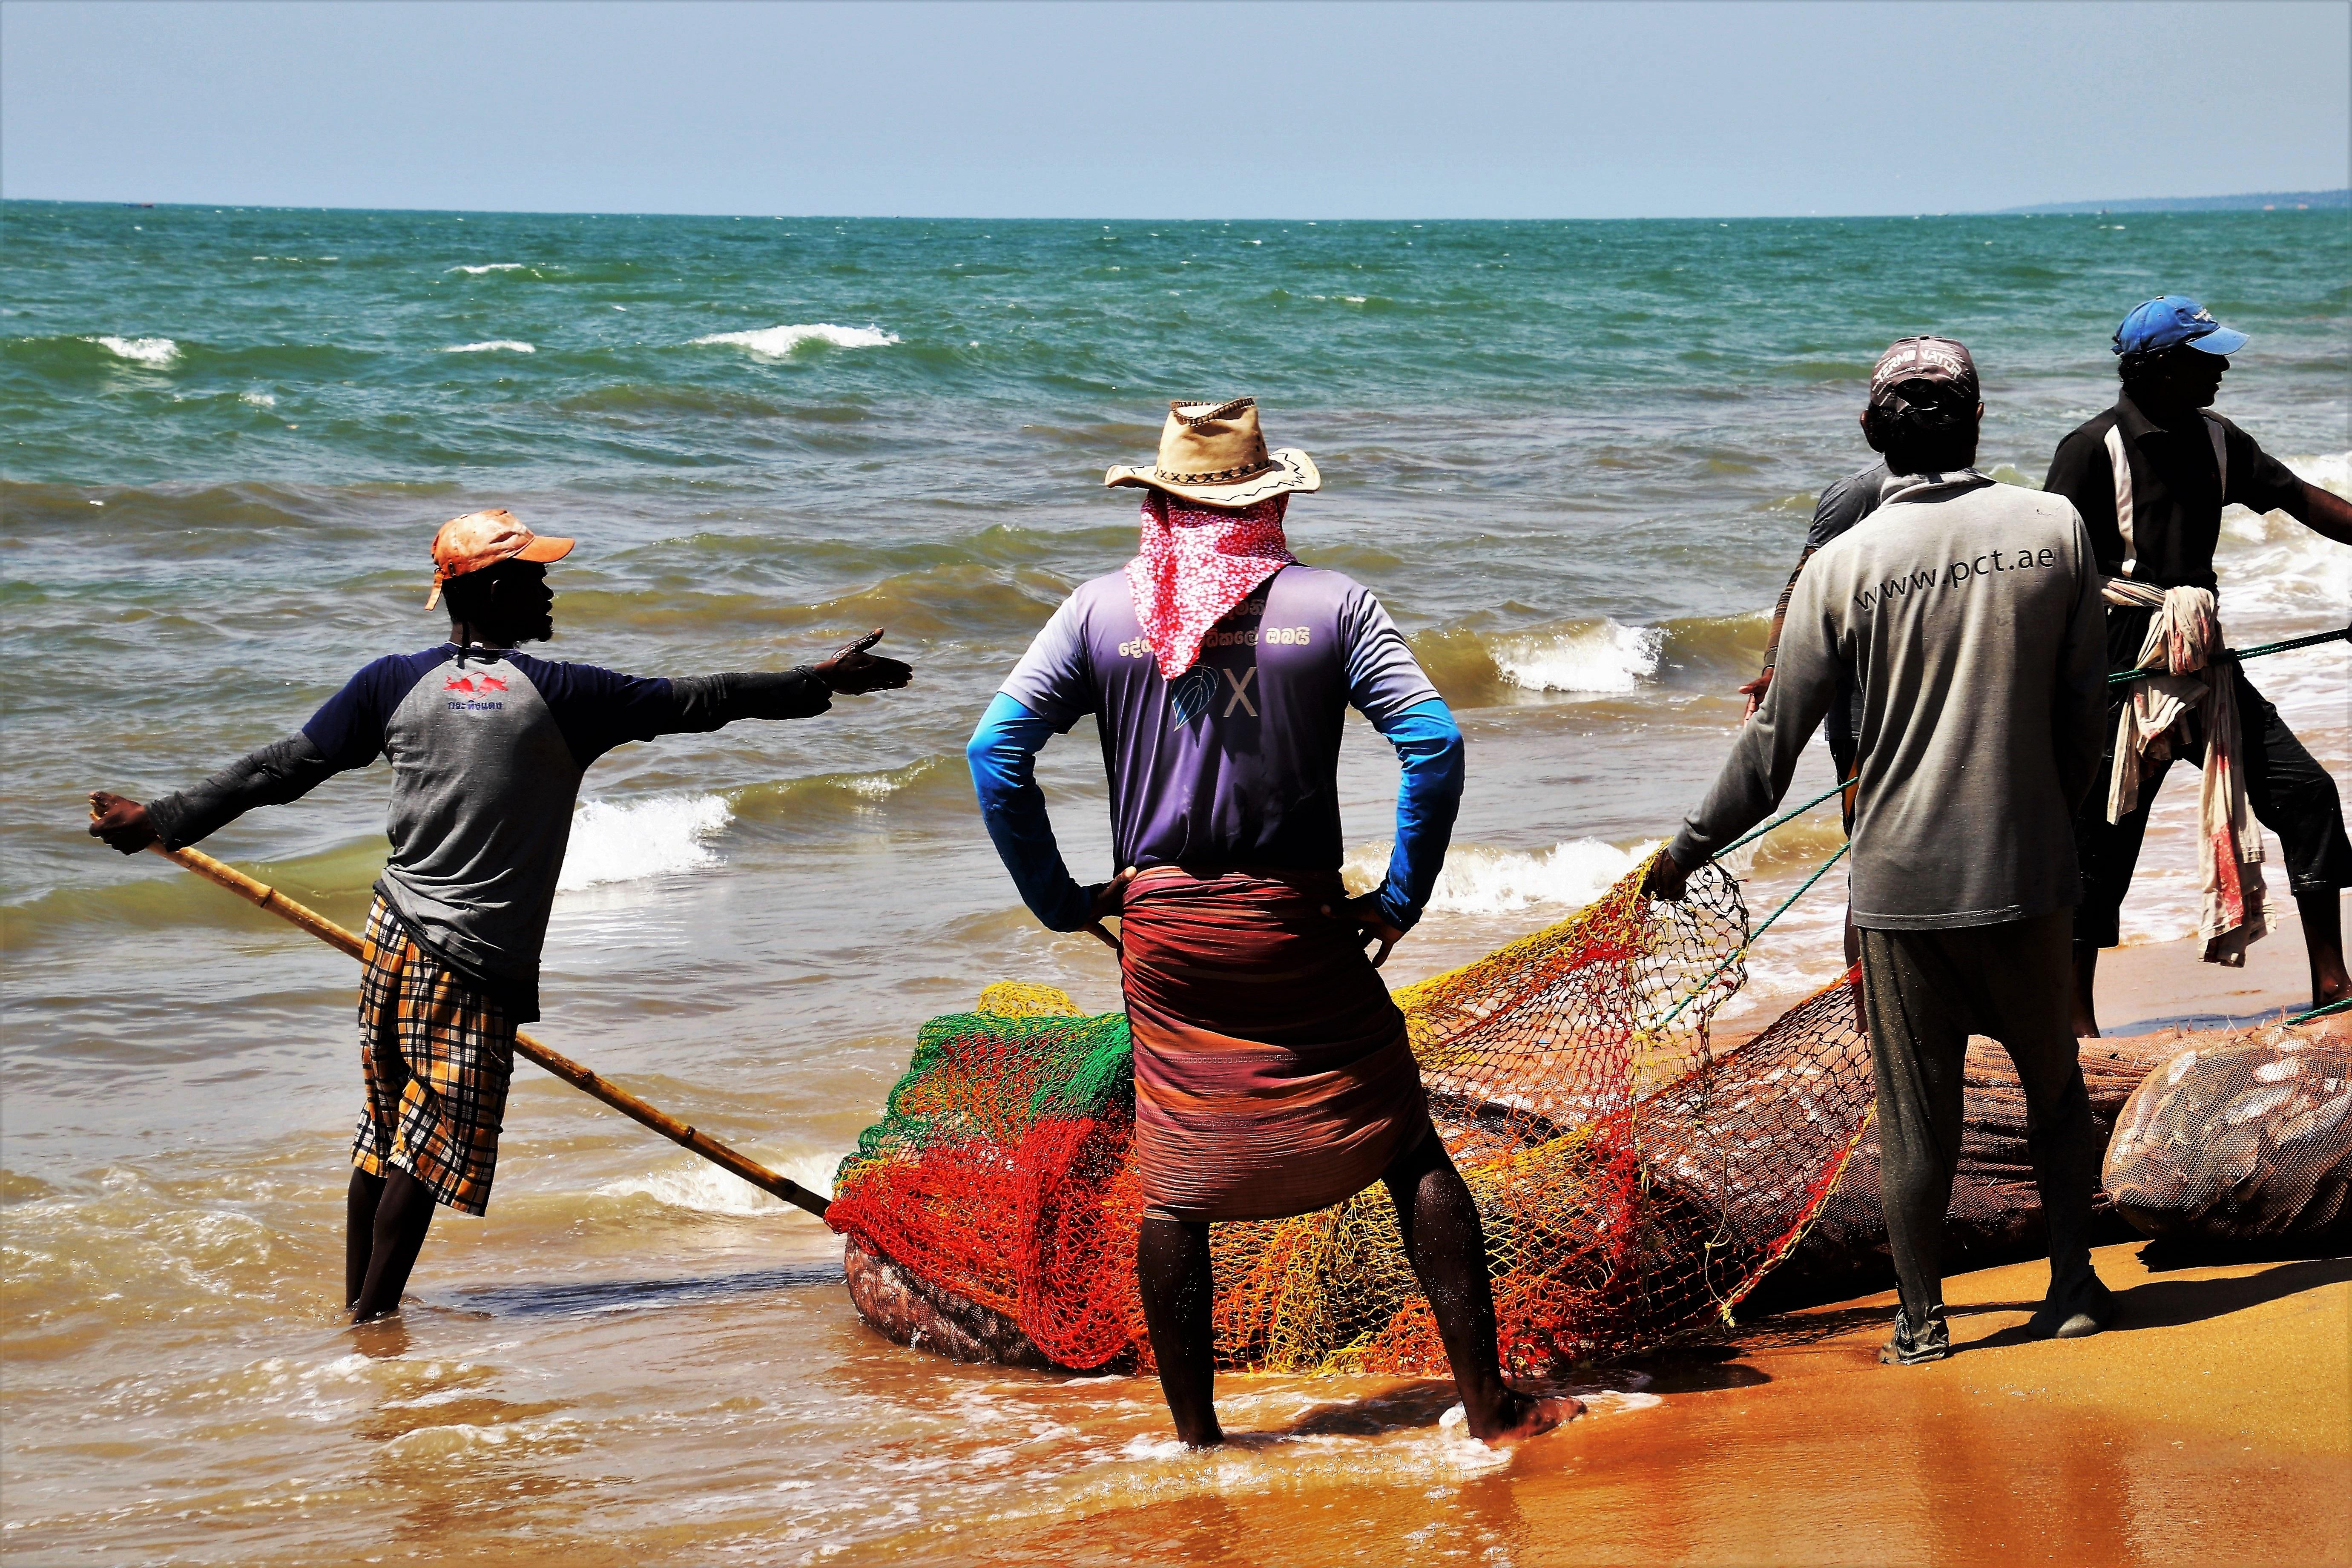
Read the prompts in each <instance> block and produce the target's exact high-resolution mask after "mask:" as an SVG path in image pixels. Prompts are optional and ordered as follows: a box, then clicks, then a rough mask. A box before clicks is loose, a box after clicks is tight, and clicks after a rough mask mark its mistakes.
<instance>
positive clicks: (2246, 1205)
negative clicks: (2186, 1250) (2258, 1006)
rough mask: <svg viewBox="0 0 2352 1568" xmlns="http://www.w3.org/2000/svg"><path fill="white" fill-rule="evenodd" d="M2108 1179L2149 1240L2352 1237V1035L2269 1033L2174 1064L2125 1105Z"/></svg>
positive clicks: (2331, 1030)
mask: <svg viewBox="0 0 2352 1568" xmlns="http://www.w3.org/2000/svg"><path fill="white" fill-rule="evenodd" d="M2105 1177H2106V1190H2107V1195H2108V1196H2109V1197H2111V1198H2112V1199H2113V1200H2114V1201H2115V1205H2116V1208H2118V1209H2120V1210H2121V1211H2122V1212H2123V1215H2124V1217H2125V1218H2126V1219H2128V1220H2130V1221H2131V1223H2132V1224H2133V1225H2134V1226H2137V1227H2138V1228H2139V1229H2140V1230H2142V1231H2143V1232H2145V1233H2147V1235H2149V1236H2154V1237H2197V1238H2200V1239H2204V1240H2216V1241H2254V1240H2266V1239H2271V1238H2274V1237H2319V1236H2335V1235H2344V1234H2352V1028H2346V1027H2345V1026H2341V1025H2336V1026H2333V1027H2314V1028H2309V1029H2294V1028H2287V1027H2284V1026H2272V1027H2270V1028H2268V1029H2264V1030H2262V1031H2259V1032H2257V1033H2255V1034H2252V1035H2248V1036H2242V1037H2239V1038H2237V1039H2233V1040H2228V1041H2224V1042H2222V1043H2221V1044H2219V1045H2211V1046H2199V1047H2191V1048H2189V1049H2188V1050H2185V1051H2182V1052H2180V1053H2179V1054H2178V1055H2176V1056H2174V1057H2173V1058H2170V1059H2169V1060H2168V1061H2166V1062H2165V1063H2164V1064H2163V1065H2161V1066H2160V1067H2158V1068H2157V1069H2156V1070H2155V1071H2154V1072H2151V1073H2149V1074H2148V1075H2147V1080H2146V1081H2145V1082H2143V1083H2142V1084H2141V1085H2140V1086H2139V1088H2138V1089H2135V1090H2134V1091H2133V1093H2132V1097H2131V1099H2130V1100H2128V1101H2126V1103H2125V1105H2124V1110H2123V1114H2122V1116H2120V1117H2119V1118H2117V1120H2116V1136H2115V1140H2114V1142H2111V1143H2109V1144H2108V1145H2107V1158H2106V1171H2105Z"/></svg>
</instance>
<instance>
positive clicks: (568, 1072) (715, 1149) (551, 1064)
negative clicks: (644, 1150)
mask: <svg viewBox="0 0 2352 1568" xmlns="http://www.w3.org/2000/svg"><path fill="white" fill-rule="evenodd" d="M148 847H149V848H150V849H152V850H153V851H155V853H156V854H158V855H161V856H162V857H163V858H164V859H166V860H170V861H173V862H174V863H176V864H177V865H179V866H181V867H182V868H184V869H187V870H190V871H194V873H195V874H196V875H197V876H199V877H202V878H204V879H205V880H206V881H208V882H216V883H218V884H219V885H220V886H222V887H224V888H226V889H228V890H229V891H230V892H232V893H235V894H236V896H237V897H238V898H241V899H243V900H246V901H247V902H248V903H251V904H254V905H256V906H257V907H259V908H261V909H265V910H268V911H269V912H270V913H271V914H273V915H276V916H278V919H280V920H283V921H287V922H288V923H289V924H292V925H298V926H299V927H301V928H302V929H303V930H304V931H309V932H310V934H311V935H312V936H315V937H317V938H318V939H319V940H320V942H325V943H326V944H327V945H328V946H329V947H331V948H336V949H339V950H341V952H347V953H349V954H351V955H352V957H353V958H357V957H359V956H360V949H361V946H362V943H361V942H360V939H359V938H358V937H356V936H354V935H352V933H351V932H350V931H345V930H344V929H343V928H342V927H341V926H339V925H337V924H336V923H335V922H334V921H331V920H329V919H328V918H327V917H326V916H324V915H322V914H320V912H319V911H318V910H313V909H310V908H308V907H307V906H305V905H302V904H299V903H297V902H295V901H294V900H292V899H289V898H288V897H287V896H286V895H285V894H283V893H281V892H279V891H278V889H275V888H273V887H270V886H268V884H267V883H263V882H258V881H256V880H255V879H253V878H251V877H248V876H247V875H246V874H245V873H244V872H242V871H240V870H238V869H237V868H236V867H234V866H228V865H224V864H222V863H221V862H220V861H218V860H215V859H214V858H212V857H211V856H209V855H206V854H205V853H204V852H203V851H201V850H197V849H166V848H164V847H163V846H162V845H161V844H151V845H149V846H148ZM514 1044H515V1049H516V1051H518V1052H519V1053H520V1054H521V1055H523V1056H525V1057H528V1058H530V1060H532V1061H534V1062H537V1063H538V1064H539V1065H540V1066H541V1067H543V1068H546V1069H547V1070H548V1071H549V1072H551V1073H553V1074H554V1075H555V1076H556V1077H558V1078H560V1079H562V1080H563V1081H564V1082H566V1083H568V1084H570V1085H571V1086H572V1088H574V1089H580V1090H582V1091H583V1092H584V1093H587V1094H592V1095H594V1096H595V1097H596V1098H597V1099H598V1100H603V1101H604V1103H605V1104H607V1105H609V1106H611V1107H612V1108H613V1109H614V1110H617V1111H619V1112H620V1113H621V1114H622V1115H624V1116H625V1117H628V1118H629V1119H630V1120H631V1121H637V1122H641V1123H643V1124H644V1125H645V1126H647V1127H650V1128H652V1129H653V1130H654V1131H656V1132H658V1133H660V1134H661V1135H662V1136H663V1137H665V1138H667V1139H668V1140H669V1141H670V1142H673V1143H677V1144H679V1145H681V1146H682V1147H684V1148H688V1149H691V1150H692V1151H694V1152H696V1153H698V1154H699V1155H701V1156H702V1157H703V1158H704V1159H706V1160H708V1161H709V1162H710V1163H712V1164H714V1165H716V1166H718V1167H719V1169H721V1170H723V1171H731V1172H733V1173H735V1174H736V1175H739V1176H740V1177H742V1178H743V1179H744V1180H745V1181H747V1182H749V1183H751V1184H752V1185H753V1186H755V1187H758V1188H759V1189H760V1190H761V1191H762V1192H766V1193H772V1194H775V1195H776V1196H777V1197H780V1198H782V1199H783V1200H784V1202H786V1203H788V1204H791V1205H793V1206H795V1207H797V1208H803V1209H806V1210H807V1211H808V1212H809V1213H811V1214H813V1215H816V1217H817V1218H819V1219H823V1218H824V1211H825V1208H826V1207H827V1205H826V1202H825V1200H824V1199H823V1198H821V1197H819V1196H817V1194H814V1193H813V1192H811V1191H809V1190H808V1189H807V1188H806V1187H803V1186H802V1185H801V1184H799V1183H798V1182H795V1181H793V1180H792V1179H791V1178H790V1177H788V1176H784V1175H781V1174H779V1173H776V1172H774V1171H771V1170H770V1169H768V1167H767V1166H765V1165H762V1164H761V1163H759V1162H758V1161H756V1160H753V1159H751V1158H750V1157H748V1156H746V1155H743V1154H739V1153H737V1152H735V1151H734V1150H733V1149H730V1148H729V1147H728V1146H727V1145H726V1144H724V1143H721V1142H719V1140H718V1139H716V1138H713V1137H712V1136H710V1134H709V1133H708V1132H703V1131H698V1130H697V1129H695V1128H693V1127H689V1126H688V1125H687V1124H686V1123H685V1122H683V1121H679V1120H678V1119H677V1117H675V1116H672V1115H670V1114H669V1113H668V1112H667V1111H664V1110H658V1109H656V1107H654V1106H652V1105H648V1104H647V1103H646V1102H645V1101H644V1100H639V1099H638V1098H637V1097H636V1096H635V1095H634V1094H631V1093H630V1092H629V1091H628V1090H627V1089H623V1088H622V1087H621V1086H620V1085H618V1084H616V1083H614V1082H613V1081H611V1080H610V1079H605V1078H604V1077H602V1076H600V1075H599V1074H597V1073H595V1072H593V1071H592V1070H591V1069H589V1068H584V1067H582V1066H581V1065H580V1064H579V1063H578V1062H575V1061H573V1060H572V1058H570V1057H567V1056H565V1055H563V1054H562V1052H560V1051H552V1050H550V1049H548V1047H545V1046H542V1045H541V1044H540V1043H539V1042H538V1041H537V1040H534V1039H532V1038H531V1037H530V1036H529V1035H525V1034H520V1033H518V1034H517V1035H516V1036H515V1041H514Z"/></svg>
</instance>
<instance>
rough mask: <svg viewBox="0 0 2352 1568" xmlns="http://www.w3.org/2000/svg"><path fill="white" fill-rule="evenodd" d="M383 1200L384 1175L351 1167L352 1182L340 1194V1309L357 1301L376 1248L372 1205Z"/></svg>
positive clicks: (353, 1305) (354, 1166) (365, 1281)
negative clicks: (342, 1223)
mask: <svg viewBox="0 0 2352 1568" xmlns="http://www.w3.org/2000/svg"><path fill="white" fill-rule="evenodd" d="M382 1201H383V1177H382V1176H371V1175H369V1174H368V1173H366V1172H365V1171H362V1170H361V1169H360V1168H359V1167H358V1166H357V1165H353V1166H352V1184H351V1188H350V1190H349V1191H348V1192H347V1193H345V1194H344V1195H343V1214H344V1225H343V1310H345V1311H349V1310H352V1308H353V1307H356V1306H358V1305H359V1300H360V1288H361V1287H362V1286H363V1285H365V1284H366V1283H367V1268H368V1255H369V1254H370V1253H372V1252H373V1251H374V1250H375V1206H376V1205H377V1204H379V1203H381V1202H382Z"/></svg>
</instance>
